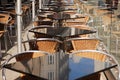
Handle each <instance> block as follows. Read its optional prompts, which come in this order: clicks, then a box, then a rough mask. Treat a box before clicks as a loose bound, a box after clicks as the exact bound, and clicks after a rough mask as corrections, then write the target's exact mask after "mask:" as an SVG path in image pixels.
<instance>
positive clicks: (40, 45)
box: [23, 38, 62, 54]
mask: <svg viewBox="0 0 120 80" xmlns="http://www.w3.org/2000/svg"><path fill="white" fill-rule="evenodd" d="M61 43H62V42H61V41H59V40H57V39H53V38H37V39H31V40H28V41H24V42H23V44H24V45H25V50H26V49H27V48H28V46H26V45H27V44H29V49H30V50H42V51H46V52H49V53H51V54H53V53H55V52H57V51H58V50H59V48H60V47H59V46H60V44H61ZM29 49H28V50H29Z"/></svg>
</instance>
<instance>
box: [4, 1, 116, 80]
mask: <svg viewBox="0 0 120 80" xmlns="http://www.w3.org/2000/svg"><path fill="white" fill-rule="evenodd" d="M52 2H54V1H52ZM52 2H51V4H47V6H49V7H50V6H57V5H55V3H54V4H53V5H52ZM58 3H59V4H61V3H62V2H61V0H59V1H58ZM66 5H67V4H66ZM58 6H59V7H61V6H60V5H58ZM59 7H57V8H59ZM41 10H43V9H41ZM53 10H54V9H53ZM44 11H46V9H44ZM47 11H49V9H48V10H47ZM55 11H56V13H59V12H61V11H59V9H58V10H55ZM48 18H49V17H48ZM77 18H80V17H77ZM81 18H83V17H81ZM52 19H53V20H58V23H59V24H61V23H62V21H63V20H66V19H72V18H64V17H61V18H59V17H58V18H54V17H52ZM41 30H45V31H42V32H41ZM72 30H75V31H77V32H72ZM29 32H33V33H38V34H45V35H48V36H51V38H57V39H59V40H60V41H65V40H67V38H71V37H76V36H78V35H83V34H91V33H95V32H96V31H93V30H84V29H78V28H74V27H62V26H61V25H59V26H54V27H51V26H48V25H40V26H34V28H32V29H30V30H29ZM48 46H49V45H48ZM80 46H82V44H81V45H80ZM96 65H101V66H100V67H99V66H96ZM116 66H117V64H111V63H108V62H101V61H97V60H93V59H88V58H83V57H79V56H76V55H74V54H66V53H65V52H63V51H62V50H60V51H59V52H56V53H55V54H48V55H46V56H41V57H38V58H32V59H29V60H23V61H18V62H15V63H11V64H7V65H4V68H7V69H10V70H13V71H16V72H20V73H23V74H27V75H29V76H32V77H36V78H37V79H38V80H84V79H85V78H86V77H89V76H92V75H95V74H99V73H100V72H103V71H105V70H109V69H111V68H114V67H116ZM93 80H95V79H93Z"/></svg>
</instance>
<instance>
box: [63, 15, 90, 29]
mask: <svg viewBox="0 0 120 80" xmlns="http://www.w3.org/2000/svg"><path fill="white" fill-rule="evenodd" d="M84 17H85V18H76V19H71V20H66V21H65V22H64V26H67V27H69V26H72V25H86V24H87V22H88V21H89V16H84Z"/></svg>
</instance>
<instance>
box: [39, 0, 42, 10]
mask: <svg viewBox="0 0 120 80" xmlns="http://www.w3.org/2000/svg"><path fill="white" fill-rule="evenodd" d="M41 3H42V1H41V0H39V9H41V8H42V5H41Z"/></svg>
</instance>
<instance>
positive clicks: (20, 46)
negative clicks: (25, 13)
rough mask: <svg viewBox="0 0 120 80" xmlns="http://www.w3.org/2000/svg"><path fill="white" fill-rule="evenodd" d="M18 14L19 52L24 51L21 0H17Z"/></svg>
mask: <svg viewBox="0 0 120 80" xmlns="http://www.w3.org/2000/svg"><path fill="white" fill-rule="evenodd" d="M16 14H17V43H18V53H20V52H21V51H22V36H21V34H22V33H21V28H22V22H21V21H22V20H21V15H22V10H21V0H17V7H16Z"/></svg>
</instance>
